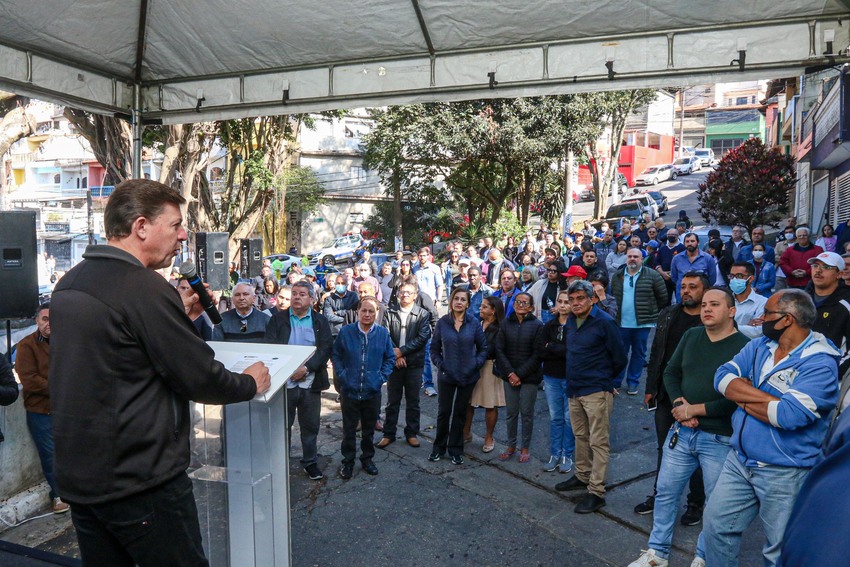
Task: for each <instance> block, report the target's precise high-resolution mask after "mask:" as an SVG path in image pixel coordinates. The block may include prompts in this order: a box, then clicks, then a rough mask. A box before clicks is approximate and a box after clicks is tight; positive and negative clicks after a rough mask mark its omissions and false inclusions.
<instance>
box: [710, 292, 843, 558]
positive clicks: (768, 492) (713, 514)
mask: <svg viewBox="0 0 850 567" xmlns="http://www.w3.org/2000/svg"><path fill="white" fill-rule="evenodd" d="M816 316H817V311H816V310H815V305H814V302H812V300H811V298H810V297H809V296H808V294H806V293H805V292H804V291H802V290H796V289H786V290H782V291H780V292H778V293H776V294H775V295H773V296H772V297H771V298H770V299H769V300H768V301H767V304H766V305H765V308H764V315H763V319H764V323H763V324H762V331H763V332H764V337H762V338H759V339H755V340H753V341H751V342H750V343H749V344H747V346H745V347H744V348H743V349H742V350H741V352H739V353H738V354H737V355H736V356H735V357H734V358H733V359H732V360H731V361H729V362H727V363H726V364H724V365H723V366H721V367H720V368H719V369H718V370H717V373H716V374H715V376H714V387H715V388H716V389H717V391H718V392H720V393H721V394H723V395H724V396H725V397H726V398H727V399H729V400H732V401H733V402H735V403H737V404H738V409H737V410H735V413H734V414H733V415H732V428H733V434H732V439H731V445H732V449H733V450H732V451H730V452H729V457H728V458H727V459H726V463H725V464H724V465H723V471H722V472H721V473H720V478H719V479H718V481H717V484H716V485H715V487H714V492H713V493H712V495H711V498H710V499H709V502H708V507H707V508H706V510H705V514H704V520H705V528H704V530H703V535H704V537H705V546H706V557H705V558H706V561H707V563H708V565H712V566H721V567H722V566H725V565H737V564H738V552H739V549H740V544H741V534H742V533H743V531H744V530H745V529H746V528H747V526H749V524H750V523H751V522H752V521H753V519H754V518H755V516H756V514H758V515H759V517H760V518H762V527H763V529H764V533H765V536H766V538H767V542H766V543H765V545H764V548H763V549H762V553H763V555H764V564H765V565H767V566H773V565H776V563H777V561H778V559H779V552H780V548H781V546H782V536H783V533H784V532H785V526H786V524H787V522H788V518H789V516H790V514H791V509H792V508H793V506H794V501H795V500H796V498H797V493H798V492H799V491H800V487H801V486H802V484H803V481H804V480H805V479H806V476H807V475H808V474H809V470H810V469H811V467H812V466H813V465H814V464H815V462H816V461H817V458H818V455H819V454H820V448H821V443H822V442H823V439H824V436H825V435H826V430H827V427H828V425H829V414H830V412H831V411H832V410H833V408H834V407H835V404H836V401H837V398H838V357H839V352H838V350H837V349H836V348H835V346H834V345H833V344H832V343H831V342H829V340H827V339H826V338H825V337H824V336H823V335H821V334H820V333H815V332H813V331H812V330H811V329H812V325H813V324H814V322H815V318H816Z"/></svg>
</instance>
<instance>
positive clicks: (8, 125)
mask: <svg viewBox="0 0 850 567" xmlns="http://www.w3.org/2000/svg"><path fill="white" fill-rule="evenodd" d="M35 126H36V124H35V118H33V117H32V116H31V115H30V114H29V113H28V112H27V107H26V106H18V107H16V108H14V109H12V110H10V111H9V112H7V113H6V115H5V116H4V117H3V119H2V120H0V156H2V155H5V154H6V152H7V151H9V148H10V147H12V144H14V143H15V142H17V141H18V140H20V139H21V138H25V137H27V136H30V135H31V134H33V133H35Z"/></svg>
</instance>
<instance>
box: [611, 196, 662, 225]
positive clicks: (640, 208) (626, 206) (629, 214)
mask: <svg viewBox="0 0 850 567" xmlns="http://www.w3.org/2000/svg"><path fill="white" fill-rule="evenodd" d="M643 213H649V215H650V216H651V215H652V211H651V210H650V209H647V208H646V207H645V206H644V205H643V203H641V202H640V201H639V200H638V201H634V200H630V201H624V202H622V203H620V204H618V205H611V206H610V207H608V212H607V213H605V218H606V219H610V221H619V220H620V219H623V218H628V219H632V218H633V219H639V218H641V217H642V216H643ZM608 224H609V225H610V224H611V222H609V223H608Z"/></svg>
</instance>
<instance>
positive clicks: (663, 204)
mask: <svg viewBox="0 0 850 567" xmlns="http://www.w3.org/2000/svg"><path fill="white" fill-rule="evenodd" d="M641 193H642V194H643V193H645V194H647V195H649V196H650V197H652V200H653V201H655V203H656V204H657V205H658V214H659V215H661V216H664V215H665V214H667V211H668V210H669V207H668V206H667V195H665V194H664V193H662V192H661V191H660V190H658V189H646V190H644V191H641Z"/></svg>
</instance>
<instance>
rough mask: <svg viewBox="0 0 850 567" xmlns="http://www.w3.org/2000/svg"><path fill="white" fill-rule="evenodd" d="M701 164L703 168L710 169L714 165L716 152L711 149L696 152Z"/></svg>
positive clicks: (701, 149)
mask: <svg viewBox="0 0 850 567" xmlns="http://www.w3.org/2000/svg"><path fill="white" fill-rule="evenodd" d="M696 156H697V157H698V158H699V163H700V165H702V166H703V167H710V166H711V164H712V163H714V150H712V149H711V148H700V149H698V150H697V151H696Z"/></svg>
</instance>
